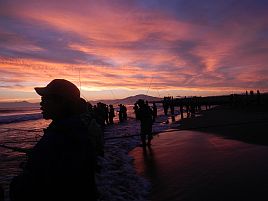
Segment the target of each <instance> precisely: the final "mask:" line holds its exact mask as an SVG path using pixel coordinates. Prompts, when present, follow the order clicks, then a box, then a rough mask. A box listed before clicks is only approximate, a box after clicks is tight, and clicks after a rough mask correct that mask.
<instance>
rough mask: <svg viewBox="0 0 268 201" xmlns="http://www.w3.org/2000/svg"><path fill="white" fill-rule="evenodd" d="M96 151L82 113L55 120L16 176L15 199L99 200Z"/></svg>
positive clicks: (14, 183) (13, 190) (13, 197)
mask: <svg viewBox="0 0 268 201" xmlns="http://www.w3.org/2000/svg"><path fill="white" fill-rule="evenodd" d="M92 153H94V152H93V151H92V146H91V144H90V141H89V138H88V133H87V128H86V127H85V125H84V124H83V122H82V121H81V120H80V118H79V117H72V118H68V119H64V120H62V121H58V122H52V123H51V124H50V125H49V127H48V128H47V129H45V130H44V135H43V137H42V138H41V140H40V141H39V142H38V143H37V144H36V146H35V147H34V148H33V150H32V151H31V153H30V154H29V158H28V160H27V162H26V165H25V167H24V169H23V172H22V173H21V174H20V175H19V176H18V177H15V179H14V180H13V182H12V184H11V187H10V188H11V189H10V193H11V200H12V201H13V200H14V201H19V200H28V201H32V200H39V201H43V200H44V201H45V200H46V201H47V200H50V201H54V200H55V201H56V200H57V201H61V200H62V201H63V200H64V201H68V200H79V201H83V200H96V185H95V179H94V172H95V170H94V168H95V156H94V155H93V154H92Z"/></svg>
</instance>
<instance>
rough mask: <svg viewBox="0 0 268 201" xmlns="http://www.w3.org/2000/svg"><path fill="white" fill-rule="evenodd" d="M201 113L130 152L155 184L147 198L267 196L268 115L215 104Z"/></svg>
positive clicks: (199, 200) (211, 200)
mask: <svg viewBox="0 0 268 201" xmlns="http://www.w3.org/2000/svg"><path fill="white" fill-rule="evenodd" d="M199 115H200V116H198V117H195V118H190V119H184V120H182V121H180V122H178V123H179V124H180V126H179V127H178V128H177V130H174V131H168V132H164V133H162V134H160V135H159V136H158V137H155V138H154V140H153V143H152V146H151V148H150V149H149V148H147V149H142V148H135V149H134V150H132V151H131V152H130V155H131V156H132V157H134V166H135V169H136V171H137V172H138V174H139V175H141V176H143V177H145V178H147V179H148V180H149V181H150V182H151V193H150V196H149V200H151V201H166V200H171V201H184V200H192V201H203V200H204V201H221V200H222V201H226V200H228V201H230V200H231V201H239V200H267V199H268V195H267V193H266V192H267V188H268V171H267V169H268V146H263V145H260V144H267V138H266V136H265V134H266V132H267V128H268V127H267V113H265V112H263V111H258V110H254V111H253V110H251V111H246V110H233V109H231V108H228V107H215V108H213V109H211V110H208V111H203V112H201V113H200V114H199ZM186 129H188V130H186ZM265 131H266V132H265ZM248 142H249V143H248Z"/></svg>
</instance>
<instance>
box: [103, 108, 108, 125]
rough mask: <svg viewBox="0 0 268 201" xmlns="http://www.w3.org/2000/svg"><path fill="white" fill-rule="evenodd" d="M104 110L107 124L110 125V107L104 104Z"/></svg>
mask: <svg viewBox="0 0 268 201" xmlns="http://www.w3.org/2000/svg"><path fill="white" fill-rule="evenodd" d="M103 109H104V115H105V123H106V125H108V124H109V107H108V105H106V104H104V106H103Z"/></svg>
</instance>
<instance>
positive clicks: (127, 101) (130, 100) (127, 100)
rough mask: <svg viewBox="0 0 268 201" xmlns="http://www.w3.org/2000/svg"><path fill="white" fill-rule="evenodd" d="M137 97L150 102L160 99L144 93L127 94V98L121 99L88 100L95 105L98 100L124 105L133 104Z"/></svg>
mask: <svg viewBox="0 0 268 201" xmlns="http://www.w3.org/2000/svg"><path fill="white" fill-rule="evenodd" d="M139 99H143V100H145V101H148V102H151V101H161V100H162V98H157V97H153V96H147V95H144V94H139V95H135V96H129V97H127V98H123V99H115V100H97V101H89V102H90V103H91V104H93V105H95V104H97V103H98V102H102V103H105V104H108V105H109V104H112V105H116V104H124V105H134V103H135V102H136V101H137V100H139Z"/></svg>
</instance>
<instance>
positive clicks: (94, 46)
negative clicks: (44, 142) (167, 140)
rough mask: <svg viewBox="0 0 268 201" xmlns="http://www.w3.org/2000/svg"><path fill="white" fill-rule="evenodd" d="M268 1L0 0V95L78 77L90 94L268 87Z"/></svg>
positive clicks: (29, 96) (18, 94)
mask: <svg viewBox="0 0 268 201" xmlns="http://www.w3.org/2000/svg"><path fill="white" fill-rule="evenodd" d="M267 8H268V4H267V3H266V1H263V0H256V1H249V0H245V1H243V2H241V1H233V0H227V1H223V0H221V1H217V2H214V1H211V0H206V1H202V2H200V1H194V0H189V1H187V2H186V1H183V0H172V1H168V2H167V1H164V0H154V1H150V0H149V1H143V0H131V1H127V2H126V1H123V0H116V1H108V0H107V1H105V0H103V1H85V0H78V1H75V2H74V1H69V0H65V1H61V0H56V1H53V2H46V1H41V0H26V1H25V2H24V3H23V4H21V3H20V2H19V1H18V0H14V1H1V2H0V16H1V18H0V24H1V26H0V27H1V28H0V35H1V40H0V47H1V49H0V72H1V78H0V83H1V84H0V88H1V90H0V101H4V100H38V99H39V97H38V95H37V94H35V92H34V87H36V86H46V85H47V84H48V83H49V82H50V81H51V80H52V79H55V78H64V79H68V80H70V81H72V82H74V83H75V84H76V85H77V86H78V87H79V88H80V89H81V94H82V96H83V97H85V98H86V99H87V100H99V99H119V98H125V97H127V96H131V95H136V94H147V95H152V96H156V97H163V96H167V95H172V96H179V95H181V96H185V95H186V96H189V95H202V96H206V95H220V94H228V93H233V92H241V93H242V92H245V91H246V90H248V91H249V90H257V89H258V90H260V91H261V92H264V91H265V92H267V91H268V67H267V65H268V56H267V55H268V54H267V53H268V28H267V27H268V26H267V25H268V13H267V12H266V11H267Z"/></svg>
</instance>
